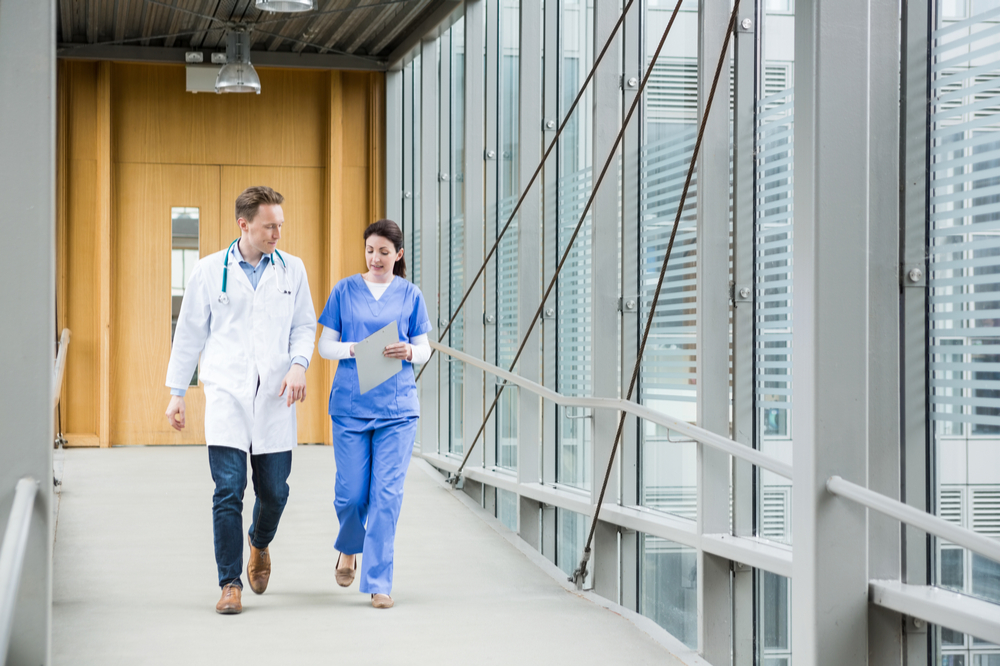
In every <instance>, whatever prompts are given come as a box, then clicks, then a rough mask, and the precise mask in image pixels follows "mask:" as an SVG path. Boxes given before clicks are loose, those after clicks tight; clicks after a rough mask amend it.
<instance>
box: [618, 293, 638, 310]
mask: <svg viewBox="0 0 1000 667" xmlns="http://www.w3.org/2000/svg"><path fill="white" fill-rule="evenodd" d="M618 312H620V313H637V312H639V297H637V296H621V297H618Z"/></svg>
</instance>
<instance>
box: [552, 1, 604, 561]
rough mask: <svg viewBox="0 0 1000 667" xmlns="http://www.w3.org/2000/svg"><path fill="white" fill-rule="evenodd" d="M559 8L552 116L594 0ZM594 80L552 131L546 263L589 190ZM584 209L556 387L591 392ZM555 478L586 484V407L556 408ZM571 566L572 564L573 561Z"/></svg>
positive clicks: (570, 261)
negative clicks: (550, 237) (552, 226)
mask: <svg viewBox="0 0 1000 667" xmlns="http://www.w3.org/2000/svg"><path fill="white" fill-rule="evenodd" d="M561 10H562V11H561V12H560V14H559V40H560V43H559V54H560V68H559V77H560V79H559V117H560V118H565V117H566V114H567V112H568V111H569V108H570V105H571V104H572V103H573V100H574V99H575V98H576V95H577V93H578V92H579V91H580V86H581V85H582V84H583V81H584V79H585V78H586V77H587V73H588V72H589V71H590V69H591V67H592V65H593V60H594V53H593V50H594V47H593V43H594V27H593V17H594V3H593V0H563V2H562V6H561ZM592 115H593V87H592V86H589V87H588V88H587V91H586V93H585V94H584V96H583V98H582V99H581V100H580V103H579V105H578V106H577V108H576V109H575V110H574V112H573V115H572V116H570V117H569V119H568V121H567V123H566V127H565V128H564V129H563V132H562V135H561V136H560V138H559V146H558V153H557V155H558V163H557V171H558V176H557V193H556V218H557V220H558V224H557V226H556V243H555V247H554V248H552V249H551V250H550V252H552V253H554V258H553V264H557V263H558V261H559V260H560V259H561V258H562V255H563V253H564V252H566V247H567V245H568V243H569V239H570V236H572V234H573V231H574V229H575V228H576V225H577V223H578V222H579V221H580V214H581V213H583V208H584V206H585V205H586V203H587V199H588V198H589V196H590V193H591V184H592V173H591V172H592V170H593V155H592V153H593V150H592V146H593V125H592V122H591V117H592ZM590 218H591V216H590V213H589V212H588V213H587V217H586V219H585V220H584V223H583V227H582V228H581V230H580V233H579V235H578V236H577V239H576V241H575V242H574V243H573V247H572V249H571V250H570V254H569V256H568V257H567V260H566V264H565V265H564V266H563V270H562V272H561V273H560V274H559V281H558V284H557V287H556V290H557V291H556V304H557V308H556V317H557V320H556V332H557V333H556V349H555V354H556V369H557V371H556V391H558V392H559V393H561V394H565V395H568V396H590V395H592V394H593V387H592V383H591V374H592V367H591V364H592V358H591V339H590V330H591V327H590V318H591V288H590V276H591V271H590V265H591V261H592V248H591V222H590ZM556 410H557V414H558V415H559V419H558V420H557V421H558V423H557V436H556V437H557V441H558V443H559V445H558V447H557V449H556V479H557V481H559V482H560V483H562V484H568V485H570V486H575V487H579V488H584V489H589V488H590V484H591V476H592V475H591V460H592V449H591V431H592V428H591V427H592V421H591V419H590V416H591V415H590V412H589V411H583V410H579V409H575V408H562V407H557V408H556ZM574 568H575V566H574Z"/></svg>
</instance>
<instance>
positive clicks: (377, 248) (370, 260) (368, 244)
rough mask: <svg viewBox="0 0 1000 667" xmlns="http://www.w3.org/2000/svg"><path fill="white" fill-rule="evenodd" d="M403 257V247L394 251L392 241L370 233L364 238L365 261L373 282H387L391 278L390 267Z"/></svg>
mask: <svg viewBox="0 0 1000 667" xmlns="http://www.w3.org/2000/svg"><path fill="white" fill-rule="evenodd" d="M402 258H403V248H400V249H399V252H396V248H395V246H393V245H392V241H390V240H389V239H387V238H385V237H383V236H379V235H378V234H372V235H371V236H369V237H368V238H367V239H365V263H366V264H367V265H368V275H369V277H370V278H371V280H372V281H373V282H377V283H387V282H389V281H390V280H392V267H393V266H395V264H396V262H398V261H399V260H401V259H402Z"/></svg>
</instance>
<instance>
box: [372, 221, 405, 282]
mask: <svg viewBox="0 0 1000 667" xmlns="http://www.w3.org/2000/svg"><path fill="white" fill-rule="evenodd" d="M369 236H381V237H382V238H384V239H388V240H389V241H391V242H392V245H393V247H394V248H395V249H396V252H399V251H400V250H402V249H403V232H401V231H400V229H399V225H397V224H396V223H395V222H393V221H392V220H386V219H382V220H376V221H375V222H373V223H372V224H370V225H368V228H367V229H365V241H367V240H368V237H369ZM392 274H393V275H394V276H399V277H400V278H405V277H406V259H405V258H404V257H400V258H399V260H398V261H397V262H396V263H395V265H393V267H392Z"/></svg>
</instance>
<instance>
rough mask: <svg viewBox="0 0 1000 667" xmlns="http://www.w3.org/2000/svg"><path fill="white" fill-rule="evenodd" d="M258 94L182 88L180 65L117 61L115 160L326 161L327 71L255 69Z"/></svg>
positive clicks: (310, 163)
mask: <svg viewBox="0 0 1000 667" xmlns="http://www.w3.org/2000/svg"><path fill="white" fill-rule="evenodd" d="M257 72H258V74H260V81H261V94H260V95H232V94H231V95H214V94H212V93H200V94H197V95H195V94H192V93H187V92H185V70H184V67H182V66H177V65H146V64H116V65H115V66H114V101H113V106H114V110H115V111H114V126H115V161H116V162H156V163H172V164H220V165H221V164H230V165H271V166H283V167H322V166H324V143H325V138H326V132H325V127H324V124H325V118H326V115H327V108H326V97H327V91H326V87H327V78H326V74H325V73H324V72H316V71H308V70H285V69H262V68H258V70H257Z"/></svg>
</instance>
